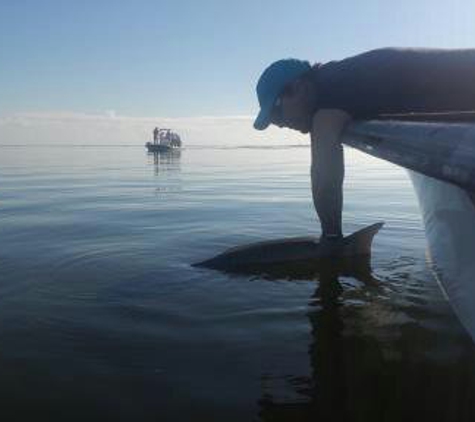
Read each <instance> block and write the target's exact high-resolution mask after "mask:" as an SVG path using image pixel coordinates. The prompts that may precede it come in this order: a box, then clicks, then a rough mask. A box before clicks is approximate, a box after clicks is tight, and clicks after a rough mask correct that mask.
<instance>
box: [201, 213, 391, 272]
mask: <svg viewBox="0 0 475 422" xmlns="http://www.w3.org/2000/svg"><path fill="white" fill-rule="evenodd" d="M383 224H384V223H382V222H380V223H376V224H372V225H371V226H368V227H365V228H364V229H361V230H358V231H357V232H355V233H353V234H351V235H349V236H346V237H344V238H343V239H342V241H341V243H340V244H339V247H338V248H337V249H336V250H333V251H331V252H332V253H329V250H328V248H322V247H321V245H320V243H319V240H318V238H316V237H291V238H284V239H277V240H270V241H264V242H257V243H251V244H247V245H243V246H237V247H235V248H231V249H228V250H226V251H225V252H223V253H221V254H219V255H217V256H215V257H214V258H211V259H208V260H205V261H202V262H198V263H196V264H194V266H195V267H204V268H211V269H216V270H221V271H226V272H233V273H245V274H253V273H254V274H256V273H267V274H275V275H279V274H281V275H287V276H294V275H295V276H297V277H298V276H299V275H300V276H302V277H305V276H307V275H308V274H310V273H312V272H315V271H318V268H319V267H321V266H322V265H326V264H328V263H332V264H335V263H338V264H340V266H341V264H344V265H343V266H342V269H343V272H350V273H351V272H353V271H357V270H358V268H360V267H361V266H360V265H358V264H361V265H362V266H363V267H364V268H367V264H368V263H369V258H370V256H371V244H372V242H373V238H374V236H375V234H376V233H377V232H378V231H379V230H380V229H381V227H382V226H383ZM355 264H356V265H355ZM345 269H346V270H345Z"/></svg>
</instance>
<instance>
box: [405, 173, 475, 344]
mask: <svg viewBox="0 0 475 422" xmlns="http://www.w3.org/2000/svg"><path fill="white" fill-rule="evenodd" d="M409 174H410V177H411V180H412V182H413V185H414V188H415V191H416V194H417V197H418V200H419V206H420V209H421V213H422V218H423V221H424V226H425V232H426V238H427V242H428V246H429V254H430V259H431V262H430V265H431V267H432V269H433V270H434V274H435V277H436V279H437V281H438V282H439V284H440V286H441V288H442V290H443V291H444V293H445V295H446V297H447V298H448V300H449V303H450V304H451V305H452V307H453V309H454V311H455V313H456V314H457V316H458V318H459V319H460V321H461V322H462V324H463V325H464V326H465V328H466V329H467V330H468V332H469V333H470V335H471V336H472V339H473V340H474V341H475V206H474V205H473V203H472V201H471V199H470V198H469V196H468V195H467V193H466V192H465V191H463V190H462V189H460V188H458V187H457V186H453V185H451V184H449V183H446V182H442V181H439V180H436V179H433V178H431V177H427V176H424V175H421V174H419V173H415V172H413V171H409Z"/></svg>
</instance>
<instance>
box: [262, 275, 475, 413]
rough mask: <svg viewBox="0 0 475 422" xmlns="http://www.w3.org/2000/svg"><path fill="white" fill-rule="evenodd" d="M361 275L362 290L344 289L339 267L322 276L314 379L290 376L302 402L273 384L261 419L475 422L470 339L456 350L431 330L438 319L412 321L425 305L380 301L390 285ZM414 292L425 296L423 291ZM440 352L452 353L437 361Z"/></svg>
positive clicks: (315, 312)
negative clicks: (277, 393) (278, 395)
mask: <svg viewBox="0 0 475 422" xmlns="http://www.w3.org/2000/svg"><path fill="white" fill-rule="evenodd" d="M393 275H394V273H393ZM405 276H407V274H405ZM356 278H357V279H358V281H360V282H362V285H361V286H360V287H359V288H357V289H353V288H351V287H350V286H349V285H345V280H344V277H343V276H342V273H341V270H340V269H339V268H338V267H331V266H328V267H326V268H325V269H324V270H323V271H320V272H319V274H318V287H317V288H316V290H315V293H314V295H313V296H312V299H311V301H310V304H309V305H310V310H309V313H308V318H309V322H310V325H311V343H310V344H309V347H308V355H309V360H310V366H311V368H312V371H311V375H310V377H299V378H294V377H292V376H290V377H289V378H288V379H287V383H288V387H290V388H293V389H294V390H295V392H296V393H297V395H298V396H299V397H300V398H299V399H298V400H287V399H283V400H279V399H276V398H275V397H274V395H273V393H272V383H271V384H270V386H269V382H267V386H268V388H267V389H266V391H265V392H264V393H263V396H262V398H261V400H260V401H259V405H260V417H261V419H262V420H263V421H297V420H298V421H316V420H318V421H348V422H350V421H362V422H363V421H394V422H396V421H404V420H421V421H422V420H424V421H425V420H429V421H444V422H451V421H472V420H475V402H474V401H473V399H472V397H471V394H470V392H472V391H474V389H475V371H474V365H473V360H474V358H473V351H474V350H473V345H471V344H470V341H469V339H468V338H467V337H466V336H465V337H463V339H462V340H461V339H460V338H453V339H452V340H453V345H447V344H446V345H441V344H440V342H439V339H438V335H440V333H438V332H437V330H436V329H434V326H432V327H431V326H430V325H431V324H434V323H435V324H437V315H435V316H434V315H430V312H427V313H425V314H423V315H421V314H420V313H419V314H418V315H417V318H412V317H411V314H412V312H415V313H418V311H419V312H420V306H417V305H414V304H413V305H412V306H410V305H407V303H406V304H402V303H398V300H397V299H395V297H392V298H390V300H388V301H385V300H382V299H383V298H384V297H385V296H386V295H387V291H385V290H387V289H386V288H385V287H384V281H381V282H377V281H376V280H374V279H373V278H372V277H367V276H365V277H363V278H361V277H356ZM406 281H407V280H406ZM395 284H397V282H396V283H395ZM413 290H416V291H417V290H418V291H417V294H418V296H419V297H420V296H422V295H421V291H420V290H421V289H418V288H417V287H413ZM399 302H400V301H399ZM431 318H432V321H430V323H429V324H425V323H424V322H426V323H427V321H429V320H430V319H431ZM424 319H426V320H427V321H424ZM439 322H440V321H439ZM439 328H440V327H439ZM441 349H446V351H447V350H448V352H447V353H445V354H444V355H443V356H438V355H437V352H439V353H440V351H441ZM267 381H268V380H267Z"/></svg>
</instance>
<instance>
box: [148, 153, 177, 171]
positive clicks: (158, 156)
mask: <svg viewBox="0 0 475 422" xmlns="http://www.w3.org/2000/svg"><path fill="white" fill-rule="evenodd" d="M147 155H148V156H149V157H151V158H153V168H154V173H155V176H158V175H159V173H160V172H164V171H170V170H171V171H177V170H178V171H179V170H180V158H181V150H179V149H176V150H170V151H162V152H160V151H153V152H147Z"/></svg>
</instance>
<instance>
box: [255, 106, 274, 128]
mask: <svg viewBox="0 0 475 422" xmlns="http://www.w3.org/2000/svg"><path fill="white" fill-rule="evenodd" d="M269 125H270V110H265V109H261V111H260V112H259V114H258V115H257V117H256V120H254V129H257V130H264V129H266V128H267V127H268V126H269Z"/></svg>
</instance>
